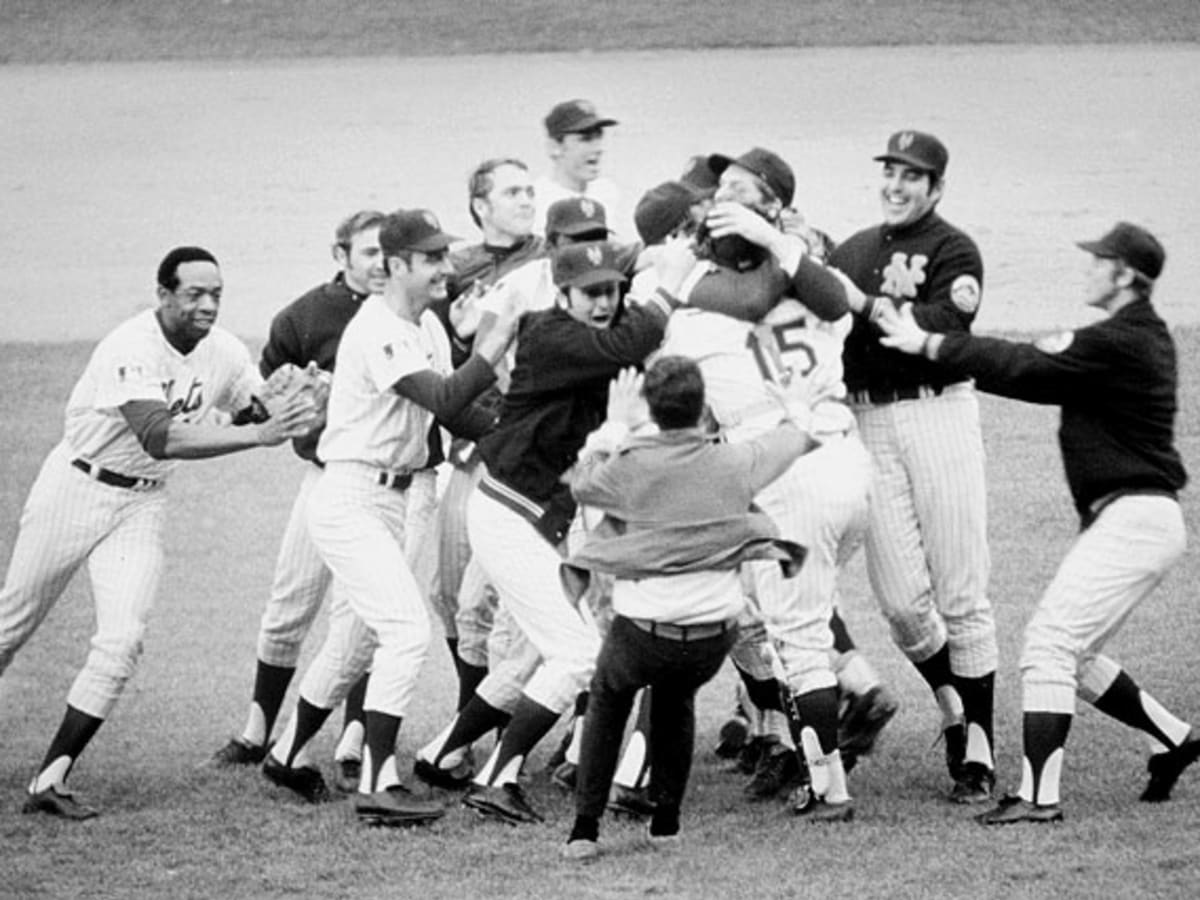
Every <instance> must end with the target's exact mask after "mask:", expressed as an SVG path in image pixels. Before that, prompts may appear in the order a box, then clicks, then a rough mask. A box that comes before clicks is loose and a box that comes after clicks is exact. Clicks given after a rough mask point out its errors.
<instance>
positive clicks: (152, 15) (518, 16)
mask: <svg viewBox="0 0 1200 900" xmlns="http://www.w3.org/2000/svg"><path fill="white" fill-rule="evenodd" d="M1196 40H1200V7H1198V6H1197V4H1196V3H1194V2H1192V0H1153V2H1150V3H1143V4H1139V5H1138V6H1137V7H1136V8H1135V7H1132V6H1131V5H1130V4H1128V3H1122V2H1119V0H1057V2H1053V3H1043V2H1038V0H1004V2H996V0H958V2H951V0H937V2H929V0H867V2H861V3H856V2H847V0H809V2H805V3H797V2H792V0H746V2H742V3H739V4H738V5H737V6H736V7H732V8H731V7H730V6H729V5H728V4H725V3H720V2H717V0H699V2H691V3H686V4H675V3H662V2H658V0H614V2H607V3H573V2H565V0H517V2H511V3H504V4H492V3H479V2H470V0H415V2H414V0H409V2H398V3H381V2H378V0H343V2H340V3H336V4H333V3H330V2H328V0H157V2H147V0H105V2H98V0H55V2H52V3H50V2H45V0H4V2H3V3H0V63H44V62H91V61H121V60H153V59H269V58H277V57H310V56H401V57H408V56H443V55H449V54H460V53H514V52H516V53H532V52H543V51H554V52H560V51H576V50H588V51H600V50H644V49H654V48H664V47H671V48H681V49H699V48H704V47H839V46H897V45H905V44H977V43H1002V44H1064V43H1130V42H1157V41H1196Z"/></svg>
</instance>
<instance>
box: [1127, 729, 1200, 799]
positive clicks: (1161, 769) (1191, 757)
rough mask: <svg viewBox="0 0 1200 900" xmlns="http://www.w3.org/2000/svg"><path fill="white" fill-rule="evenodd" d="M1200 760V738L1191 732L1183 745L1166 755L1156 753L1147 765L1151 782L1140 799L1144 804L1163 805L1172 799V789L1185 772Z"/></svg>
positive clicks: (1147, 784) (1167, 752)
mask: <svg viewBox="0 0 1200 900" xmlns="http://www.w3.org/2000/svg"><path fill="white" fill-rule="evenodd" d="M1197 759H1200V737H1198V736H1197V735H1196V732H1195V731H1189V732H1188V736H1187V737H1186V738H1184V740H1183V743H1182V744H1180V745H1179V746H1178V747H1174V748H1173V749H1171V750H1168V751H1166V752H1165V753H1155V754H1154V755H1153V756H1151V757H1150V759H1149V761H1148V762H1147V763H1146V771H1148V772H1149V773H1150V780H1149V781H1148V782H1147V783H1146V789H1145V790H1144V791H1142V796H1141V797H1140V798H1139V799H1140V800H1141V801H1142V802H1143V803H1162V802H1164V801H1166V800H1170V799H1171V789H1172V788H1174V787H1175V782H1176V781H1178V780H1179V776H1180V775H1182V774H1183V770H1184V769H1186V768H1187V767H1188V766H1190V765H1191V764H1192V763H1194V762H1195V761H1196V760H1197Z"/></svg>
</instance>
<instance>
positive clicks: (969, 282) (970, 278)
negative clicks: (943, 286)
mask: <svg viewBox="0 0 1200 900" xmlns="http://www.w3.org/2000/svg"><path fill="white" fill-rule="evenodd" d="M980 293H981V291H980V288H979V280H978V279H977V278H976V277H975V276H974V275H959V276H958V277H957V278H955V279H954V283H953V284H952V285H950V299H951V300H953V301H954V305H955V306H957V307H958V308H959V309H961V310H962V311H963V312H965V313H973V312H975V310H977V309H979V295H980Z"/></svg>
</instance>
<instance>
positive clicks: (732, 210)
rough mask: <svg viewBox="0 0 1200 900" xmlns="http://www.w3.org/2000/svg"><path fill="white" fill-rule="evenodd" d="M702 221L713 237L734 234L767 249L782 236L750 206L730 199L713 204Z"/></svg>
mask: <svg viewBox="0 0 1200 900" xmlns="http://www.w3.org/2000/svg"><path fill="white" fill-rule="evenodd" d="M704 221H705V224H706V225H707V226H708V233H709V234H710V235H712V236H713V237H714V238H723V237H726V236H728V235H731V234H736V235H740V236H741V237H744V238H745V239H746V240H748V241H750V243H752V244H758V245H759V246H760V247H765V248H767V249H768V250H772V249H773V248H774V247H775V246H777V244H778V242H779V239H780V238H781V237H782V236H783V232H781V231H780V230H779V229H778V228H776V227H775V226H774V225H772V224H771V223H770V222H768V221H767V220H766V219H764V218H763V217H762V216H760V215H759V214H758V213H756V212H755V211H754V210H752V209H751V208H750V207H748V206H743V205H742V204H741V203H734V202H733V201H730V200H723V201H721V202H720V203H716V204H714V205H713V208H712V209H710V210H709V211H708V215H707V216H706V217H705V220H704Z"/></svg>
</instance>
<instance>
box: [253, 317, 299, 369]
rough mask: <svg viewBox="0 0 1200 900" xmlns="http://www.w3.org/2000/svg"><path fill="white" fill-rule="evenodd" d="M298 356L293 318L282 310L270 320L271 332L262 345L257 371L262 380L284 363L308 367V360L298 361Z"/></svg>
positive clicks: (297, 342)
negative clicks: (260, 374)
mask: <svg viewBox="0 0 1200 900" xmlns="http://www.w3.org/2000/svg"><path fill="white" fill-rule="evenodd" d="M299 356H300V338H299V335H297V333H296V324H295V322H294V321H293V317H292V316H290V315H288V314H287V310H284V311H283V312H280V313H278V314H277V315H276V316H275V318H274V319H272V320H271V330H270V332H269V333H268V336H267V342H266V344H264V345H263V349H262V357H261V358H260V359H259V363H258V371H259V372H260V373H262V376H263V378H266V377H268V376H269V375H270V374H271V373H272V372H274V371H275V370H276V369H278V368H279V367H280V366H282V365H283V364H284V363H291V364H292V365H296V366H306V365H308V363H309V360H307V359H298V358H297V357H299Z"/></svg>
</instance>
